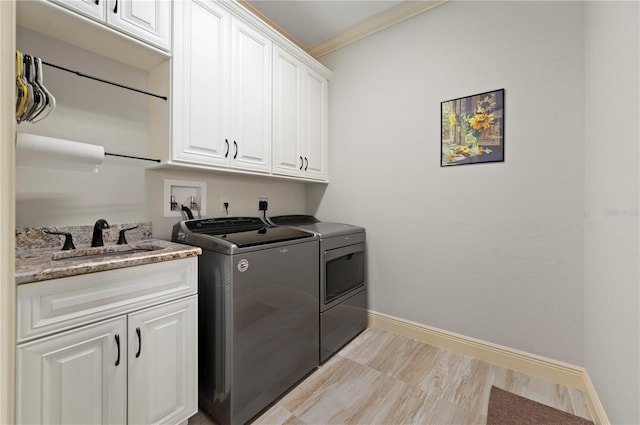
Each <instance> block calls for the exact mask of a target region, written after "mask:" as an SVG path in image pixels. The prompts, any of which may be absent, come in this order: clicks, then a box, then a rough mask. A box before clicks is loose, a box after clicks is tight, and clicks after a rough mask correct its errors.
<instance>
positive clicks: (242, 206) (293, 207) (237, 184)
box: [147, 170, 306, 239]
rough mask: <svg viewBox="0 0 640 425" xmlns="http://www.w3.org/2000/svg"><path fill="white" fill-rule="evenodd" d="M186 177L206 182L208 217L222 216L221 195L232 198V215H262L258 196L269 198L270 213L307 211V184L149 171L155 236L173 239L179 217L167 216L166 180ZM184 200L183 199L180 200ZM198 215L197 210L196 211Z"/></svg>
mask: <svg viewBox="0 0 640 425" xmlns="http://www.w3.org/2000/svg"><path fill="white" fill-rule="evenodd" d="M165 179H170V180H186V181H194V182H203V183H206V185H207V205H206V211H207V217H222V216H224V215H225V213H224V211H222V198H225V199H228V201H229V215H230V216H253V217H255V216H262V212H261V211H258V198H267V199H268V200H269V210H268V211H267V216H270V215H279V214H304V213H305V212H306V211H305V202H306V186H305V184H303V183H297V182H292V181H285V180H274V179H271V178H267V177H255V176H230V175H225V174H211V173H210V174H203V173H197V172H190V171H181V170H180V171H177V170H149V171H147V187H148V204H149V205H150V207H151V219H152V221H153V233H154V237H156V238H160V239H170V238H171V229H172V227H173V225H174V224H175V223H177V222H178V221H179V220H180V218H172V217H170V218H165V217H164V214H163V209H164V204H163V203H164V193H163V192H164V180H165ZM177 201H178V202H183V200H177ZM194 214H195V213H194Z"/></svg>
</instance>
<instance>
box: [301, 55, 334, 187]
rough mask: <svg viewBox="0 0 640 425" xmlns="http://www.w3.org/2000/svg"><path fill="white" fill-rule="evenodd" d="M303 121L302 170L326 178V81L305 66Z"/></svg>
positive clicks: (306, 174)
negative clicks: (303, 154) (303, 155)
mask: <svg viewBox="0 0 640 425" xmlns="http://www.w3.org/2000/svg"><path fill="white" fill-rule="evenodd" d="M303 80H304V99H305V102H304V103H303V114H304V117H303V122H304V129H305V134H304V137H303V140H304V144H305V146H304V152H305V157H304V159H305V164H304V172H305V176H306V177H310V178H314V179H320V180H325V179H326V178H327V155H328V154H327V151H328V149H327V145H328V135H327V129H328V127H329V126H328V122H327V115H328V101H327V97H328V91H329V88H328V85H329V84H328V82H327V79H326V78H324V77H323V76H321V75H320V74H318V73H317V72H315V71H313V70H311V69H309V68H307V67H305V72H304V78H303Z"/></svg>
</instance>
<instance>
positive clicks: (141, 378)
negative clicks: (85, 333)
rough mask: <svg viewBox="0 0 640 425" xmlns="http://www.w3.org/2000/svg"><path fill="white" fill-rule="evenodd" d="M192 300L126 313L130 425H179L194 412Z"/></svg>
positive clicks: (194, 305) (195, 367)
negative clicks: (127, 315)
mask: <svg viewBox="0 0 640 425" xmlns="http://www.w3.org/2000/svg"><path fill="white" fill-rule="evenodd" d="M197 309H198V304H197V296H192V297H189V298H185V299H183V300H180V301H176V302H171V303H167V304H162V305H160V306H157V307H153V308H150V309H147V310H142V311H139V312H136V313H132V314H130V315H129V321H128V322H129V323H128V335H129V414H128V417H129V424H165V423H166V424H178V423H180V422H182V421H185V420H187V419H188V418H189V417H190V416H192V415H194V414H195V413H197V411H198V380H197V372H198V342H197V335H198V322H197Z"/></svg>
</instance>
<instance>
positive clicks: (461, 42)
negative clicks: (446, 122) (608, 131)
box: [308, 1, 584, 364]
mask: <svg viewBox="0 0 640 425" xmlns="http://www.w3.org/2000/svg"><path fill="white" fill-rule="evenodd" d="M582 7H583V5H582V3H578V2H562V3H555V2H553V3H552V2H457V1H456V2H449V3H446V4H444V5H442V6H439V7H437V8H435V9H433V10H431V11H429V12H427V13H424V14H422V15H419V16H417V17H415V18H413V19H411V20H409V21H406V22H405V23H403V24H400V25H397V26H394V27H392V28H389V29H387V30H385V31H383V32H380V33H377V34H375V35H373V36H371V37H369V38H367V39H364V40H362V41H360V42H358V43H355V44H352V45H350V46H348V47H346V48H343V49H341V50H338V51H336V52H334V53H332V54H330V55H328V56H326V57H323V58H321V61H322V62H323V63H324V64H325V65H327V66H328V67H329V68H330V69H332V70H333V72H334V74H333V78H332V81H331V83H330V105H329V110H330V117H329V118H330V135H329V136H330V141H331V145H330V167H331V168H330V175H331V184H330V185H329V186H328V187H327V188H326V190H325V189H324V188H322V187H310V188H309V189H308V209H309V210H310V212H317V215H318V216H319V217H320V218H321V219H325V220H341V221H345V222H350V223H354V224H359V225H363V226H365V227H366V228H367V238H368V276H369V284H370V303H371V308H372V309H373V310H375V311H378V312H382V313H386V314H391V315H394V316H398V317H401V318H405V319H409V320H413V321H416V322H420V323H424V324H428V325H431V326H435V327H438V328H442V329H445V330H448V331H453V332H457V333H461V334H464V335H467V336H471V337H476V338H480V339H483V340H487V341H491V342H494V343H498V344H502V345H506V346H508V347H513V348H517V349H521V350H524V351H527V352H531V353H536V354H540V355H544V356H548V357H551V358H554V359H559V360H563V361H567V362H570V363H574V364H582V363H583V356H582V354H583V299H582V293H583V291H582V283H583V223H584V219H583V207H584V177H583V176H584V146H583V140H584V134H583V129H584V117H583V100H584V98H583V91H584V90H583V88H584V73H583V9H582ZM500 88H504V89H505V90H506V94H505V117H506V122H505V130H506V133H505V139H506V145H505V155H506V159H505V162H504V163H490V164H477V165H464V166H457V167H448V168H441V167H440V102H441V101H444V100H448V99H452V98H456V97H461V96H466V95H471V94H475V93H480V92H484V91H488V90H493V89H500Z"/></svg>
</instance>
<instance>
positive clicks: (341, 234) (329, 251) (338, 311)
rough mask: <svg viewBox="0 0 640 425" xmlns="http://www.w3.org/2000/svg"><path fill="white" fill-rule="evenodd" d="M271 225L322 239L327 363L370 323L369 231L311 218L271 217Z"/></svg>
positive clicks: (322, 329) (322, 356)
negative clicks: (368, 302)
mask: <svg viewBox="0 0 640 425" xmlns="http://www.w3.org/2000/svg"><path fill="white" fill-rule="evenodd" d="M269 222H270V223H271V224H274V225H276V226H289V227H292V228H295V229H300V230H305V231H309V232H313V233H314V234H316V235H317V236H318V237H319V238H320V250H319V253H318V254H319V267H320V279H319V281H318V282H319V288H320V291H319V292H320V362H325V361H326V360H327V359H328V358H329V357H331V356H332V355H333V354H335V353H336V352H337V351H338V350H339V349H340V348H342V347H343V346H344V345H345V344H347V343H348V342H349V341H351V340H352V339H353V338H355V337H356V336H357V335H358V334H359V333H360V332H362V331H363V330H364V329H366V327H367V324H368V304H367V282H366V278H365V258H366V257H365V254H366V233H365V229H364V228H363V227H359V226H353V225H350V224H343V223H331V222H323V221H319V220H318V219H316V218H315V217H313V216H310V215H281V216H275V217H269Z"/></svg>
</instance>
